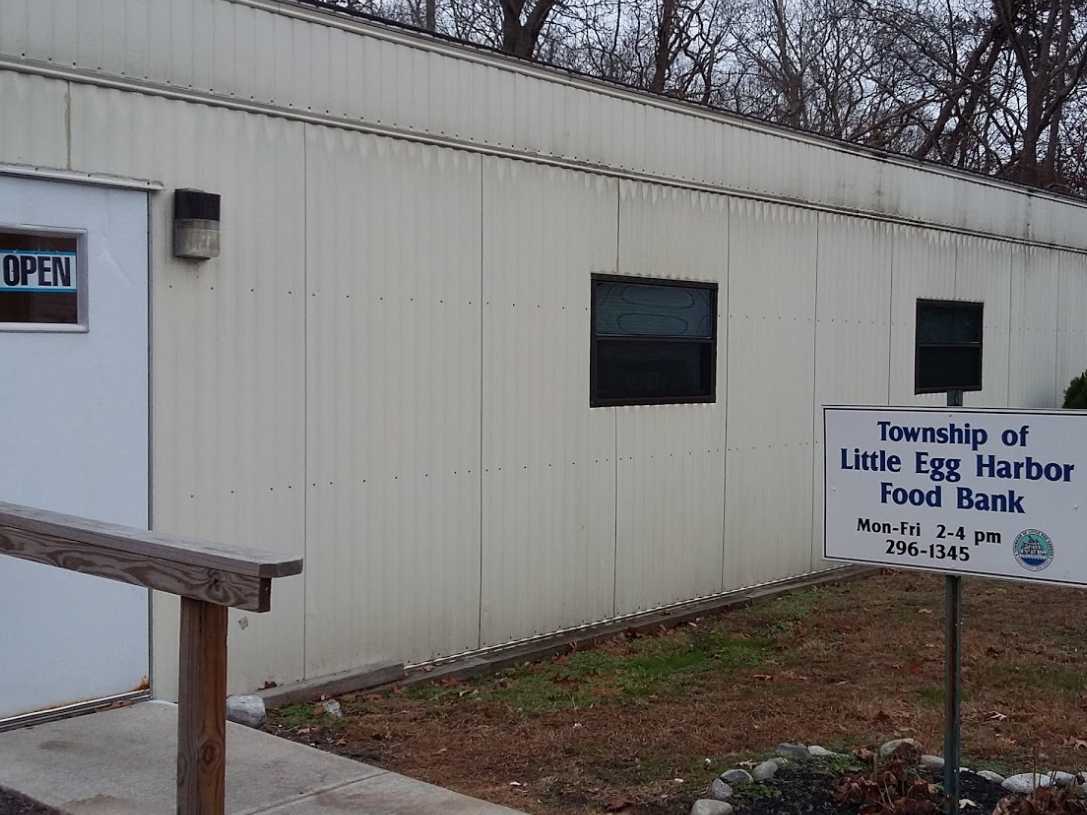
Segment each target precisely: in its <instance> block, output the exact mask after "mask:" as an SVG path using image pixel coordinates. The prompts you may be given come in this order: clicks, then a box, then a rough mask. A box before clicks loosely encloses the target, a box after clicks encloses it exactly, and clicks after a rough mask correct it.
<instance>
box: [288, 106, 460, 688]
mask: <svg viewBox="0 0 1087 815" xmlns="http://www.w3.org/2000/svg"><path fill="white" fill-rule="evenodd" d="M306 151H307V158H306V166H307V174H306V189H307V211H306V224H307V229H306V246H307V268H308V270H309V274H308V292H309V294H308V297H307V303H308V306H309V308H308V314H307V325H308V332H307V337H308V349H307V366H306V367H307V372H308V374H307V387H306V390H307V402H308V405H309V407H308V413H307V423H306V426H307V451H308V464H307V471H308V474H309V475H308V479H307V481H308V490H309V500H308V503H307V528H306V541H307V546H306V552H307V558H306V571H305V577H306V620H307V626H306V672H307V674H308V675H322V674H327V673H332V672H335V671H341V670H346V669H348V668H350V667H352V666H354V665H358V664H360V663H362V662H364V661H366V660H368V659H374V658H377V657H396V658H399V659H403V660H409V661H415V662H418V661H423V660H427V659H431V658H433V657H436V656H440V655H444V654H450V653H456V652H460V651H465V650H469V649H471V648H475V647H477V646H478V643H479V545H480V538H479V535H480V514H479V506H480V476H479V461H480V418H479V417H480V387H481V384H480V342H481V339H480V330H481V321H480V315H481V312H480V293H481V292H480V228H481V217H482V214H481V209H480V204H481V201H480V157H479V156H474V155H472V154H470V153H464V152H458V151H454V150H444V149H439V148H433V147H426V146H422V145H418V144H410V143H407V142H400V141H394V140H391V139H382V138H377V137H373V136H365V135H360V134H358V133H352V132H348V131H343V130H333V129H330V128H323V127H316V126H311V127H309V128H308V137H307V140H306Z"/></svg>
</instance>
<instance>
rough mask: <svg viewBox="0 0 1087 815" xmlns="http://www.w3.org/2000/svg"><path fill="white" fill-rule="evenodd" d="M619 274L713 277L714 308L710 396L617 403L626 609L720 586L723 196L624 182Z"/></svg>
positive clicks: (621, 587) (619, 580) (619, 565)
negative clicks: (680, 401) (713, 390)
mask: <svg viewBox="0 0 1087 815" xmlns="http://www.w3.org/2000/svg"><path fill="white" fill-rule="evenodd" d="M677 247H683V251H678V252H677V251H676V248H677ZM619 272H620V274H624V275H643V276H650V277H665V278H678V279H681V280H699V281H712V282H716V283H717V284H718V299H717V306H718V314H719V316H718V337H719V340H718V346H717V348H718V352H717V402H716V403H714V404H696V405H639V406H635V407H621V408H615V409H614V410H615V412H616V420H617V422H618V436H617V440H618V449H617V452H618V468H617V488H616V489H617V495H618V499H617V500H618V503H617V511H616V521H617V525H618V526H617V533H616V547H615V550H616V563H615V570H616V577H615V591H616V598H615V605H616V609H615V610H616V613H617V614H628V613H632V612H635V611H641V610H644V609H646V608H652V607H654V606H660V605H665V604H667V603H674V602H676V601H678V600H685V599H689V598H691V597H694V596H697V595H704V594H712V593H714V592H718V591H721V590H722V583H721V573H722V572H721V570H722V556H723V555H722V552H723V549H722V539H723V534H724V529H723V524H724V482H725V385H726V370H727V367H726V366H727V361H728V356H727V353H726V346H725V342H724V339H725V316H726V315H727V313H728V199H727V198H725V197H723V196H718V195H710V194H707V193H694V192H688V191H686V190H678V189H675V188H667V187H657V186H653V185H649V184H633V183H629V182H624V183H623V184H622V185H621V191H620V204H619Z"/></svg>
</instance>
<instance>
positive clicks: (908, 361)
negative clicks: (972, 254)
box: [889, 226, 959, 405]
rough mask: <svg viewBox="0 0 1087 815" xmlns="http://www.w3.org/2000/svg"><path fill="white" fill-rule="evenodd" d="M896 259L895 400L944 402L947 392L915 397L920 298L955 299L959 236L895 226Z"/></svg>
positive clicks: (896, 402) (893, 296)
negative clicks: (917, 326) (917, 324)
mask: <svg viewBox="0 0 1087 815" xmlns="http://www.w3.org/2000/svg"><path fill="white" fill-rule="evenodd" d="M893 237H894V243H893V245H894V251H893V258H892V260H891V268H892V287H891V398H890V399H889V402H890V404H892V405H915V404H919V405H943V404H945V403H946V401H947V398H946V397H945V396H944V394H942V393H935V394H922V395H919V396H918V395H915V394H914V392H913V388H914V356H915V350H916V346H915V344H916V331H915V326H916V322H917V300H918V298H926V299H934V300H954V299H955V259H956V254H957V249H958V245H959V242H958V240H957V238H956V236H955V235H952V234H949V233H946V232H936V231H934V230H929V229H915V228H913V227H908V226H895V227H894V229H893Z"/></svg>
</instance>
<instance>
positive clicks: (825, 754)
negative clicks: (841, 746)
mask: <svg viewBox="0 0 1087 815" xmlns="http://www.w3.org/2000/svg"><path fill="white" fill-rule="evenodd" d="M808 755H809V756H811V757H812V758H835V757H837V755H838V754H837V753H835V752H834V751H833V750H828V749H827V748H826V747H820V746H819V745H818V744H813V745H811V746H810V747H808Z"/></svg>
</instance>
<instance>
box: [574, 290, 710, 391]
mask: <svg viewBox="0 0 1087 815" xmlns="http://www.w3.org/2000/svg"><path fill="white" fill-rule="evenodd" d="M592 287H593V292H592V294H593V299H592V349H591V364H590V377H589V378H590V384H589V405H590V406H591V407H602V406H605V405H657V404H666V403H679V402H713V401H714V400H715V399H716V381H715V380H716V370H717V362H716V358H717V284H716V283H687V282H683V283H679V282H676V281H670V280H655V279H649V278H641V277H615V276H613V275H593V278H592Z"/></svg>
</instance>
